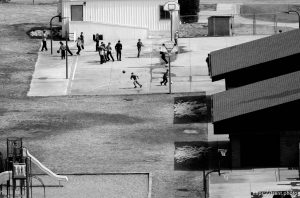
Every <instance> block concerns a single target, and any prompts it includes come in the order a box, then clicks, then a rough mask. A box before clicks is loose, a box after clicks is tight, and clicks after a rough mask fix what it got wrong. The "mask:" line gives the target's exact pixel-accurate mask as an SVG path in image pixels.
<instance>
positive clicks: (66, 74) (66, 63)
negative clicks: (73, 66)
mask: <svg viewBox="0 0 300 198" xmlns="http://www.w3.org/2000/svg"><path fill="white" fill-rule="evenodd" d="M67 48H68V37H67V32H66V79H68V50H67Z"/></svg>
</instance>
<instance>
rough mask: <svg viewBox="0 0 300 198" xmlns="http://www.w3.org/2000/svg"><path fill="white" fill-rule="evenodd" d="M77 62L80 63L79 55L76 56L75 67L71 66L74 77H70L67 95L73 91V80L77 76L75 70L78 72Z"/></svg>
mask: <svg viewBox="0 0 300 198" xmlns="http://www.w3.org/2000/svg"><path fill="white" fill-rule="evenodd" d="M77 63H78V56H76V60H75V63H74V67H72V68H71V76H72V78H71V79H69V83H68V87H67V95H70V94H71V91H72V83H73V80H74V78H75V72H76V68H77Z"/></svg>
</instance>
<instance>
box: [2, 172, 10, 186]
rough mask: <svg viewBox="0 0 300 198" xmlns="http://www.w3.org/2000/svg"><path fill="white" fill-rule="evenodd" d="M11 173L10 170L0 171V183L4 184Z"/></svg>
mask: <svg viewBox="0 0 300 198" xmlns="http://www.w3.org/2000/svg"><path fill="white" fill-rule="evenodd" d="M11 175H12V172H11V171H5V172H2V173H0V184H6V182H7V181H8V180H9V179H10V178H11Z"/></svg>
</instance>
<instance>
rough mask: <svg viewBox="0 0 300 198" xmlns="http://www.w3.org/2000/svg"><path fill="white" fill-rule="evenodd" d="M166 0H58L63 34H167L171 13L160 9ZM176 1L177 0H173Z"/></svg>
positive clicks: (105, 36)
mask: <svg viewBox="0 0 300 198" xmlns="http://www.w3.org/2000/svg"><path fill="white" fill-rule="evenodd" d="M166 2H168V1H167V0H151V1H149V0H60V3H59V4H58V12H61V14H62V17H63V21H62V34H63V36H64V35H65V32H67V33H70V34H71V35H73V34H74V35H75V36H78V35H79V34H80V32H84V35H85V36H86V38H92V35H93V34H96V33H98V34H102V35H103V39H104V40H107V39H108V40H112V39H114V40H116V39H138V38H141V39H143V38H147V37H151V36H152V37H155V36H159V35H166V34H167V35H169V34H170V28H171V22H170V21H171V20H170V14H169V12H168V11H164V10H163V5H164V4H165V3H166ZM175 2H177V0H175ZM178 15H179V14H178V12H177V11H175V12H174V13H173V14H172V19H173V20H172V22H173V24H172V29H173V32H174V30H176V29H177V27H178V25H179V16H178ZM168 33H169V34H168Z"/></svg>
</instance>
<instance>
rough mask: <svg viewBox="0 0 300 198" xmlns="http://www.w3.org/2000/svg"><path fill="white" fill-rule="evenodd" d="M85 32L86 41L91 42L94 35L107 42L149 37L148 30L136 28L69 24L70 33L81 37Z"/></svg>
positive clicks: (78, 23) (82, 23) (81, 23)
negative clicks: (100, 36)
mask: <svg viewBox="0 0 300 198" xmlns="http://www.w3.org/2000/svg"><path fill="white" fill-rule="evenodd" d="M63 32H64V31H63ZM80 32H83V34H84V37H85V41H87V42H90V41H92V39H93V34H96V33H98V34H102V35H103V40H105V41H113V42H114V41H116V40H119V39H120V40H128V39H133V40H137V39H139V38H140V39H146V38H147V37H148V29H146V28H136V27H128V26H119V25H109V24H101V23H94V22H74V21H71V22H70V24H69V33H76V34H75V35H77V36H79V35H80ZM63 36H64V35H63Z"/></svg>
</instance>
